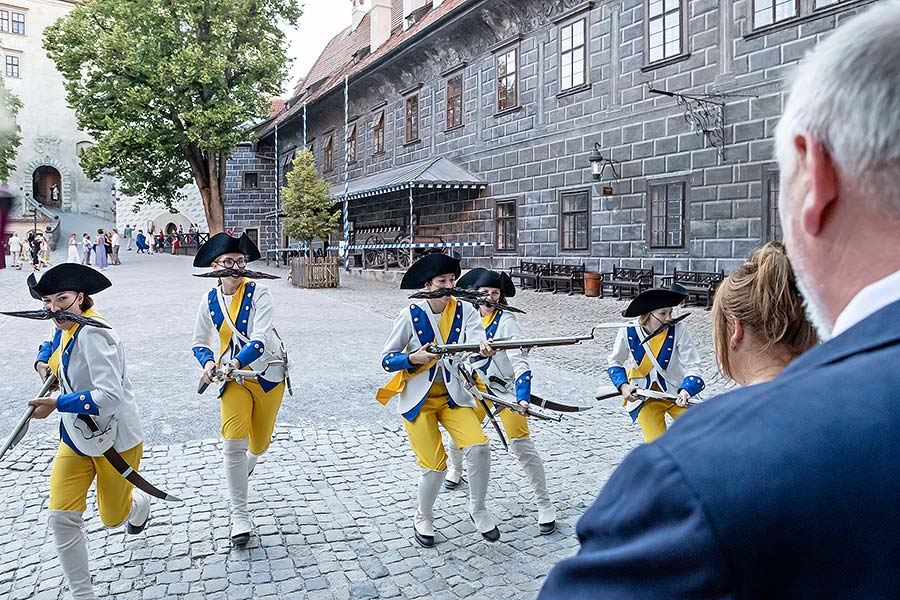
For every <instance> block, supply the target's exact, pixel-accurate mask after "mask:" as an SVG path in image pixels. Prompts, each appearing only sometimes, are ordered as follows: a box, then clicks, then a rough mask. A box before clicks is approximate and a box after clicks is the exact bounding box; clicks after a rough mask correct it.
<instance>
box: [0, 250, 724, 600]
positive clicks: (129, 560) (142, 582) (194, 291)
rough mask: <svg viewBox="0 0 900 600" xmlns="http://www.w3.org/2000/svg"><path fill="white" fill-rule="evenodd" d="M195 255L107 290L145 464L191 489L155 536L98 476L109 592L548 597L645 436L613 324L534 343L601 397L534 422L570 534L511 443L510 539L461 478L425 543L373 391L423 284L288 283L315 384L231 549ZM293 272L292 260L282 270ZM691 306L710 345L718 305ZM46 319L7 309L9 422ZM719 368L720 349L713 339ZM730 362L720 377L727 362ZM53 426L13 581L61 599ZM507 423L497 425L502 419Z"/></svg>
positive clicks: (555, 314)
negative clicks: (200, 357)
mask: <svg viewBox="0 0 900 600" xmlns="http://www.w3.org/2000/svg"><path fill="white" fill-rule="evenodd" d="M190 272H191V269H190V267H189V260H188V259H186V258H184V257H171V256H154V257H144V256H133V255H126V256H125V265H123V266H122V267H119V268H114V269H110V270H109V271H108V274H109V276H110V278H111V279H112V280H113V281H114V284H115V285H114V288H113V289H112V290H109V291H107V292H104V293H103V294H101V295H98V296H97V301H98V307H99V310H100V311H101V312H102V313H104V314H105V315H106V316H107V317H108V318H109V319H110V320H111V321H112V322H113V324H114V325H115V326H116V328H117V330H118V331H120V333H121V335H122V337H123V340H124V342H125V344H126V350H127V354H128V356H129V360H130V362H129V368H130V370H131V371H130V376H131V377H132V379H133V380H134V383H135V387H136V389H137V391H138V394H139V396H138V397H139V401H140V404H141V407H142V414H143V422H144V427H145V430H146V433H147V442H146V450H145V455H144V460H143V462H142V468H141V470H142V472H143V473H144V475H145V476H146V477H147V478H148V480H150V481H151V482H153V483H154V484H156V485H157V486H159V487H161V488H163V489H165V490H167V491H170V492H172V493H174V494H176V495H177V496H179V497H181V498H183V499H184V502H183V503H182V504H166V503H162V502H155V503H154V505H153V512H152V516H151V522H150V525H149V526H148V528H147V529H146V530H145V532H144V533H142V534H140V535H137V536H128V535H126V534H125V532H124V531H123V530H122V529H117V530H109V529H106V528H104V527H103V526H102V524H101V523H100V520H99V517H98V516H97V514H96V503H95V499H94V496H93V492H91V496H90V498H89V502H88V511H87V512H86V513H85V516H86V519H87V521H86V523H87V531H88V534H87V535H88V540H89V544H90V552H91V560H92V570H93V573H94V580H95V585H96V587H97V590H98V593H99V594H101V597H112V598H122V599H125V600H130V599H139V598H140V599H144V598H146V599H149V598H191V599H201V598H202V599H214V598H226V597H227V598H312V599H315V598H457V597H474V598H492V599H495V598H528V597H533V596H534V594H535V592H536V591H537V590H538V589H539V588H540V585H541V582H542V580H543V578H544V576H546V574H547V572H548V571H549V569H550V568H551V566H552V565H553V564H555V563H556V562H557V561H558V560H560V559H561V558H564V557H566V556H569V555H571V554H572V553H574V552H575V551H576V550H577V540H576V538H575V535H574V526H575V523H576V522H577V519H578V517H579V516H580V515H581V514H582V513H583V512H584V510H585V509H586V508H587V507H588V506H589V505H590V503H591V502H592V501H593V499H594V498H595V496H596V494H597V492H598V491H599V489H600V487H601V486H602V484H603V482H604V481H606V479H607V478H608V476H609V474H610V473H611V471H612V469H614V468H615V466H616V465H617V464H618V463H619V462H620V461H621V460H622V459H623V457H624V456H625V454H626V453H627V452H628V450H629V449H631V448H633V447H634V446H635V445H636V444H638V443H639V441H640V435H639V431H638V429H637V428H636V427H633V426H631V425H630V423H629V421H630V419H628V417H627V415H625V414H624V413H623V412H622V411H621V410H620V409H619V408H617V407H616V406H615V403H613V402H608V403H602V404H598V403H596V402H594V401H593V391H594V389H595V388H596V386H597V384H598V383H601V382H603V383H605V373H604V371H605V366H604V365H605V355H606V353H607V351H608V347H609V345H610V344H611V341H612V333H611V332H602V333H601V334H600V336H601V337H602V338H603V339H601V340H600V341H593V342H588V343H586V344H584V345H581V346H576V347H573V348H563V349H555V350H546V351H545V352H541V353H538V352H535V353H533V357H534V359H533V361H532V362H533V365H532V366H533V368H534V370H535V373H536V375H537V380H536V390H535V391H536V392H537V393H541V394H543V395H545V396H546V397H549V398H554V399H559V400H564V401H568V402H578V403H581V404H587V403H593V404H595V405H596V406H595V408H594V409H593V410H591V411H588V412H585V413H579V414H576V415H572V416H567V417H566V418H565V419H564V420H563V421H562V422H561V423H550V424H546V423H534V424H533V426H532V427H533V431H534V437H535V439H536V441H537V444H538V447H539V449H540V450H541V452H542V454H543V457H544V460H545V464H546V467H547V473H548V480H549V481H548V483H549V489H550V491H551V494H552V495H553V497H554V499H555V501H556V502H557V505H558V511H559V518H558V523H559V525H560V527H559V530H558V531H557V533H555V534H553V535H550V536H546V537H542V536H539V535H538V532H537V523H536V510H533V509H532V508H530V504H531V502H532V498H531V492H530V490H529V488H528V485H527V482H526V480H525V478H524V474H523V473H522V472H521V469H520V468H519V467H518V465H517V464H516V463H515V460H514V458H513V457H512V456H511V455H509V454H506V453H505V452H503V450H502V447H501V446H500V445H499V444H495V445H494V450H495V452H494V453H493V472H494V477H493V480H492V486H491V488H490V491H489V499H490V501H491V506H492V509H493V511H494V513H495V515H496V517H497V518H498V521H499V527H500V530H501V532H502V534H503V539H502V540H501V542H499V543H497V544H489V543H487V542H485V541H483V540H482V539H481V537H480V536H479V535H478V534H477V533H476V532H475V531H474V529H473V527H472V525H471V524H470V521H469V519H468V516H467V514H466V493H465V488H464V487H463V488H462V491H460V490H457V491H455V492H442V494H441V496H440V497H439V499H438V503H437V506H436V512H437V514H438V520H437V523H436V527H437V529H438V538H437V541H438V544H437V547H436V548H435V549H431V550H425V549H422V548H419V547H418V546H416V545H415V544H414V543H413V542H411V540H410V536H409V529H410V527H411V524H412V523H411V516H412V513H413V511H414V496H415V486H416V480H417V476H418V468H417V467H416V465H415V459H414V457H413V454H412V451H411V450H410V448H409V444H408V442H407V440H406V437H405V434H404V433H403V429H402V425H401V423H400V420H399V417H398V416H396V414H395V413H394V407H393V406H392V405H389V406H388V407H387V408H382V407H381V406H380V405H378V403H376V402H375V401H374V399H373V394H374V390H375V388H376V387H378V386H379V385H381V384H383V382H384V380H385V375H384V372H383V371H382V370H381V369H380V366H379V364H378V361H379V358H380V356H379V354H380V351H381V344H382V342H383V340H384V338H385V337H386V335H387V333H388V331H389V329H390V324H391V321H392V319H393V317H394V315H395V314H396V313H397V311H398V310H400V309H401V308H402V307H403V306H404V305H405V304H406V303H407V302H408V301H407V300H405V299H404V294H402V293H400V292H399V291H398V290H396V289H394V288H393V287H391V286H388V285H385V284H378V283H374V282H367V281H365V282H364V281H361V280H358V279H348V280H346V281H345V282H344V284H345V285H344V287H342V288H341V289H337V290H318V291H312V290H298V289H293V288H290V287H289V285H288V283H287V282H286V281H285V280H280V281H273V282H270V283H269V286H270V288H271V289H272V291H273V294H274V295H275V299H276V303H277V306H278V308H277V312H278V316H279V323H282V325H281V326H280V329H281V333H282V335H283V336H284V337H285V341H286V343H287V345H288V347H289V349H290V350H291V352H292V359H293V362H294V377H293V378H294V387H295V394H296V397H295V398H294V399H290V400H287V399H286V402H285V405H284V407H283V408H282V411H281V414H280V415H279V427H278V428H277V430H276V436H275V440H274V442H273V444H272V447H271V450H270V452H269V453H268V454H267V455H266V456H265V457H264V458H263V461H262V462H261V463H260V465H259V466H258V467H257V469H256V470H255V471H254V474H253V477H252V478H251V488H252V489H251V494H250V502H251V514H252V515H253V519H254V522H255V525H256V535H255V536H254V538H253V539H252V540H251V543H250V546H249V547H248V549H246V550H237V549H233V548H232V547H231V544H230V541H229V539H228V535H229V519H228V503H227V498H226V497H225V494H224V489H225V483H224V475H223V473H222V470H221V466H220V447H219V442H218V440H217V439H216V438H217V435H218V431H217V430H218V410H217V408H218V407H217V404H216V402H215V398H214V395H213V394H212V393H208V394H207V396H203V397H198V396H197V394H196V393H195V391H194V390H195V387H196V381H197V377H198V375H199V367H196V366H195V365H194V363H193V357H192V356H191V354H190V349H189V346H190V328H191V326H192V323H193V318H194V314H195V311H196V306H197V303H198V302H199V298H200V296H201V295H202V293H203V290H204V289H207V288H208V281H206V280H202V279H196V278H191V277H189V276H188V274H189V273H190ZM280 273H281V274H285V272H284V270H281V272H280ZM23 279H24V276H23V275H22V274H21V272H15V271H13V272H10V271H5V272H0V308H3V309H17V308H26V307H30V306H33V301H31V300H30V299H29V298H28V296H27V291H25V290H24V288H23V287H22V286H21V280H23ZM515 300H516V302H515V304H516V305H517V306H520V307H522V308H524V309H525V310H527V311H528V313H529V314H528V315H526V316H524V317H523V323H524V325H525V328H526V331H528V332H529V334H532V335H536V336H537V335H541V336H544V335H558V334H570V333H586V332H587V331H588V330H589V329H590V325H591V324H593V323H596V322H600V321H602V320H608V319H611V318H617V317H616V315H617V314H618V313H619V312H620V311H621V310H622V308H623V307H624V303H618V302H617V301H615V300H599V299H593V298H585V297H580V296H572V297H567V296H561V295H558V296H553V295H550V294H536V293H533V292H522V293H521V294H520V295H519V296H517V297H516V298H515ZM692 310H695V312H694V314H693V315H692V317H691V318H690V322H691V323H692V327H693V329H694V333H695V335H696V336H697V337H698V340H699V342H700V345H701V348H703V349H708V348H711V345H710V344H709V338H710V334H709V318H708V313H706V312H705V311H703V310H702V309H692ZM44 327H45V326H44V325H42V324H38V323H35V322H31V321H25V320H20V319H9V318H6V317H0V339H2V340H3V341H4V343H5V344H7V348H9V345H10V344H12V345H13V346H15V347H16V348H17V350H13V351H9V350H8V351H7V353H6V357H7V360H6V361H4V362H3V363H2V364H0V393H2V394H3V397H4V398H5V399H6V401H5V402H4V403H3V404H2V406H0V428H2V432H0V435H2V436H5V435H6V434H7V431H8V430H9V429H10V428H11V427H12V426H13V424H14V423H15V421H16V420H17V418H18V416H19V414H20V412H21V410H22V403H23V402H24V400H25V397H26V396H27V395H28V394H29V393H33V391H32V390H36V388H37V384H36V380H35V379H34V374H33V373H32V372H31V361H32V360H33V349H34V348H35V347H36V346H37V343H38V342H39V340H40V337H41V334H42V333H44V332H45V331H46V329H45V328H44ZM704 361H705V364H706V365H712V364H713V363H712V356H711V351H707V352H705V353H704ZM712 373H713V371H712V369H708V370H707V372H706V375H707V377H708V378H709V379H713V376H712ZM48 421H49V422H45V423H35V424H33V425H32V427H31V431H30V432H29V434H28V437H27V439H26V441H25V442H23V443H22V445H20V446H19V447H17V448H16V449H15V450H13V452H12V453H11V455H10V456H9V457H7V458H4V461H3V462H4V464H3V466H2V467H0V547H2V548H3V558H4V560H3V561H2V563H0V598H7V597H8V598H12V599H24V598H41V599H43V598H57V597H59V595H60V590H61V587H62V583H61V578H62V573H61V570H60V567H59V564H58V562H57V560H56V557H55V550H54V548H53V545H52V541H51V538H50V536H49V532H48V530H47V522H46V521H47V514H46V511H45V510H44V509H45V508H46V504H47V490H48V485H49V473H50V464H51V461H52V457H53V452H54V449H55V446H56V441H55V436H56V427H57V426H56V423H55V419H48ZM489 435H490V432H489Z"/></svg>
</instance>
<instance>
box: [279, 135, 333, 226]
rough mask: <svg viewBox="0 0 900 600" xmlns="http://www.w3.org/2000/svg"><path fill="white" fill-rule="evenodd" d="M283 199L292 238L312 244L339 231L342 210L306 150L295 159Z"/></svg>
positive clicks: (310, 154)
mask: <svg viewBox="0 0 900 600" xmlns="http://www.w3.org/2000/svg"><path fill="white" fill-rule="evenodd" d="M281 197H282V211H283V212H284V215H285V216H284V219H283V220H282V223H283V226H284V232H285V233H287V234H288V235H289V236H291V237H292V238H296V239H298V240H300V241H302V242H307V243H309V242H311V241H312V240H313V239H314V238H316V237H318V238H321V239H327V238H328V235H329V234H330V233H332V232H334V231H335V230H336V229H337V227H338V224H339V223H340V219H341V213H340V210H339V208H338V207H337V206H336V205H335V203H334V199H333V198H332V197H331V190H330V188H329V185H328V183H327V182H326V181H325V180H324V179H322V177H321V176H320V175H319V172H318V171H317V170H316V163H315V160H314V158H313V154H312V152H310V151H309V150H307V149H303V150H302V151H301V152H300V153H299V154H297V156H296V157H295V158H294V163H293V169H291V171H290V172H289V173H288V174H287V185H286V186H285V187H283V188H282V194H281Z"/></svg>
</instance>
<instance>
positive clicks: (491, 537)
mask: <svg viewBox="0 0 900 600" xmlns="http://www.w3.org/2000/svg"><path fill="white" fill-rule="evenodd" d="M481 537H483V538H484V539H486V540H487V541H489V542H496V541H497V540H499V539H500V530H499V529H497V527H496V526H494V528H493V529H491V530H490V531H483V532H482V533H481Z"/></svg>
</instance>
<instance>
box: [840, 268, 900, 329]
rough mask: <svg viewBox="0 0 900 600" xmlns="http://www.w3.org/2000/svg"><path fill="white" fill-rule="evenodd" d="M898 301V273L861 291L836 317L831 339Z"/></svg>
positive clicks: (899, 279)
mask: <svg viewBox="0 0 900 600" xmlns="http://www.w3.org/2000/svg"><path fill="white" fill-rule="evenodd" d="M898 300H900V271H897V272H896V273H893V274H891V275H888V276H887V277H885V278H884V279H880V280H878V281H876V282H875V283H871V284H869V285H867V286H866V287H864V288H863V289H861V290H860V291H859V293H858V294H856V296H855V297H854V298H853V300H851V301H850V304H848V305H847V307H846V308H844V310H843V311H842V312H841V314H840V315H838V318H837V319H836V320H835V322H834V328H833V329H832V332H831V337H837V336H839V335H840V334H842V333H844V332H845V331H847V330H848V329H850V328H851V327H853V326H854V325H856V324H857V323H859V322H860V321H862V320H863V319H865V318H866V317H869V316H870V315H873V314H875V313H876V312H878V311H879V310H881V309H882V308H884V307H885V306H887V305H889V304H893V303H894V302H896V301H898Z"/></svg>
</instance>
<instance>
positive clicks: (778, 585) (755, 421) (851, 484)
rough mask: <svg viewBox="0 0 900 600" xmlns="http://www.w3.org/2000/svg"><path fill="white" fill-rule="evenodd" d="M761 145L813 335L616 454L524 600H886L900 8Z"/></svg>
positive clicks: (896, 476) (895, 397)
mask: <svg viewBox="0 0 900 600" xmlns="http://www.w3.org/2000/svg"><path fill="white" fill-rule="evenodd" d="M777 152H778V161H779V163H780V166H781V173H782V179H783V181H782V183H783V185H782V190H783V195H782V201H781V206H780V207H779V210H780V212H781V219H782V222H783V224H784V231H785V243H786V245H787V248H788V251H789V254H790V256H791V258H792V260H793V262H794V265H795V269H796V273H797V278H798V280H799V284H800V287H801V289H802V291H803V292H804V293H805V298H806V301H807V304H808V307H809V313H810V316H811V318H812V319H813V321H814V323H815V325H816V327H817V329H818V330H819V333H820V336H821V337H822V339H825V340H828V341H827V342H825V343H824V344H822V345H820V346H818V347H816V348H814V349H813V350H810V351H809V352H807V353H806V354H804V355H802V356H801V357H799V358H798V359H796V360H795V361H794V362H793V363H791V364H790V365H789V366H788V367H787V368H786V369H785V370H784V371H783V372H782V374H781V375H780V376H778V377H776V378H775V379H773V380H772V381H770V382H768V383H764V384H760V385H755V386H750V387H746V388H742V389H739V390H737V391H734V392H731V393H728V394H725V395H723V396H721V397H718V398H716V399H714V400H713V401H710V402H707V403H705V404H703V405H701V406H698V407H695V408H693V409H691V410H690V411H688V413H687V414H685V415H684V416H683V417H682V418H681V419H679V420H678V421H677V422H676V423H675V424H674V426H673V427H672V429H671V430H670V431H669V432H668V433H667V434H666V435H664V436H662V437H661V438H660V439H659V440H658V441H656V442H654V443H652V444H647V445H644V446H641V447H640V448H638V449H637V450H635V451H634V452H632V453H631V454H630V455H629V456H628V457H627V458H626V460H625V461H624V462H623V463H622V465H621V466H620V467H619V468H618V469H617V470H616V472H615V473H614V474H613V475H612V477H611V478H610V480H609V482H608V483H607V484H606V487H605V488H604V489H603V491H602V493H601V494H600V496H599V497H598V498H597V500H596V502H595V503H594V505H593V506H592V507H591V508H590V509H589V510H588V511H587V513H586V514H585V515H584V517H583V518H582V519H581V520H580V521H579V523H578V529H577V531H578V537H579V539H580V541H581V550H580V552H579V553H578V554H577V556H575V557H573V558H571V559H568V560H565V561H563V562H561V563H560V564H559V565H557V566H556V567H555V568H554V569H553V571H552V572H551V573H550V575H549V577H548V578H547V581H546V582H545V584H544V588H543V590H542V591H541V595H540V599H541V600H553V599H557V598H560V599H565V600H578V599H582V598H615V599H617V600H620V599H627V598H698V599H699V598H716V599H731V598H767V599H768V598H776V599H777V598H842V599H871V598H900V451H898V447H897V442H898V440H900V326H898V323H900V2H898V1H896V0H890V1H885V2H879V3H877V4H875V5H874V6H873V7H872V8H871V9H870V10H869V11H868V12H866V13H865V14H863V15H861V16H859V17H856V18H854V19H852V20H850V21H848V22H847V23H846V24H845V25H843V26H842V27H840V28H839V29H838V30H837V31H835V32H834V33H833V34H832V35H831V36H830V37H828V38H827V39H826V40H825V41H823V42H822V43H821V44H819V45H818V46H817V47H816V48H815V49H814V51H813V52H812V54H811V55H810V56H809V57H808V58H807V59H806V60H805V61H804V62H803V64H802V65H801V66H800V67H799V69H798V70H797V72H796V74H795V77H794V81H793V85H792V89H791V93H790V98H789V101H788V103H787V106H786V108H785V112H784V115H783V117H782V119H781V121H780V123H779V127H778V132H777Z"/></svg>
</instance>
